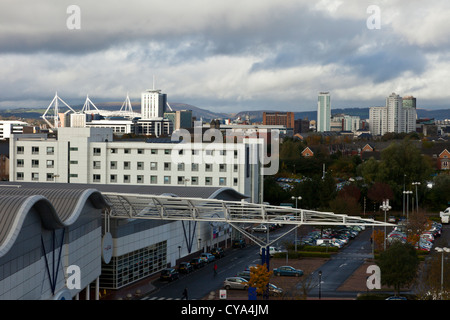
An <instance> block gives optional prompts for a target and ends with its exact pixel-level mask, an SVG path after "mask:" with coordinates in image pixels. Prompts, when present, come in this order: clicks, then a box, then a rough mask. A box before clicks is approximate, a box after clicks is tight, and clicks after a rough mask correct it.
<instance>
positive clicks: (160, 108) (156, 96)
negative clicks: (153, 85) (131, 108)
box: [141, 89, 167, 120]
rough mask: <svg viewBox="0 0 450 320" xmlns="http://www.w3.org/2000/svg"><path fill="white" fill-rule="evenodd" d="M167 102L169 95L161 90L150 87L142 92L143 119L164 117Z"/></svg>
mask: <svg viewBox="0 0 450 320" xmlns="http://www.w3.org/2000/svg"><path fill="white" fill-rule="evenodd" d="M166 104H167V95H166V94H165V93H161V90H155V89H148V90H146V91H144V92H142V94H141V117H142V119H145V120H147V119H154V118H162V117H163V116H164V111H165V109H166Z"/></svg>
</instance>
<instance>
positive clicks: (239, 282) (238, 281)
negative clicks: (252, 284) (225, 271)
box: [223, 277, 248, 290]
mask: <svg viewBox="0 0 450 320" xmlns="http://www.w3.org/2000/svg"><path fill="white" fill-rule="evenodd" d="M223 287H224V288H225V289H227V290H229V289H243V290H247V289H248V281H247V280H245V279H244V278H241V277H229V278H226V279H225V281H224V282H223Z"/></svg>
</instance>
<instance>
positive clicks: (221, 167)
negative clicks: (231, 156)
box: [219, 164, 227, 172]
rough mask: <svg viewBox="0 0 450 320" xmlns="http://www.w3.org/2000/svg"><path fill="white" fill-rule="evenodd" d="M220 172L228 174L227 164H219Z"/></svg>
mask: <svg viewBox="0 0 450 320" xmlns="http://www.w3.org/2000/svg"><path fill="white" fill-rule="evenodd" d="M219 171H220V172H226V171H227V165H226V164H219Z"/></svg>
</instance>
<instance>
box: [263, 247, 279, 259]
mask: <svg viewBox="0 0 450 320" xmlns="http://www.w3.org/2000/svg"><path fill="white" fill-rule="evenodd" d="M262 249H263V248H261V249H259V255H260V256H262ZM265 249H266V250H267V248H265ZM280 252H283V251H281V250H280V249H278V248H275V247H269V254H270V256H271V257H273V255H274V254H275V253H280Z"/></svg>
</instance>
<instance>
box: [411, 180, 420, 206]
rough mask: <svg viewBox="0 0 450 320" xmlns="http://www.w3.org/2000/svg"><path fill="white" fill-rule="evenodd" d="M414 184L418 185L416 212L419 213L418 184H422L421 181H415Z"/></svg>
mask: <svg viewBox="0 0 450 320" xmlns="http://www.w3.org/2000/svg"><path fill="white" fill-rule="evenodd" d="M412 185H413V186H416V213H419V195H418V193H417V186H420V182H413V183H412Z"/></svg>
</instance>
